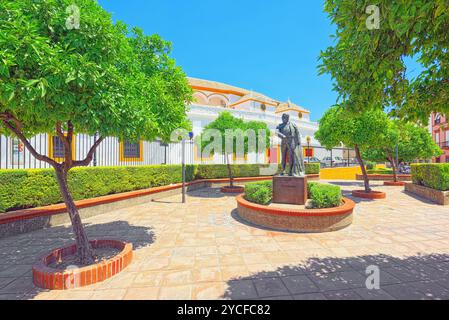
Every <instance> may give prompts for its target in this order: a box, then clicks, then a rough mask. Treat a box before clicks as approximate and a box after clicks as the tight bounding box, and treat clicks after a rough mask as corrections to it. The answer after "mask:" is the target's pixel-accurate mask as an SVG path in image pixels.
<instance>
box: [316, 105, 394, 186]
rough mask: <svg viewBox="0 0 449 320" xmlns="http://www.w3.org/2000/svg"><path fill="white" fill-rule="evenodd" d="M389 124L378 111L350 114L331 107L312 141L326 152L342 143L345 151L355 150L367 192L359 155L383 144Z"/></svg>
mask: <svg viewBox="0 0 449 320" xmlns="http://www.w3.org/2000/svg"><path fill="white" fill-rule="evenodd" d="M388 121H389V120H388V117H387V115H386V114H385V113H384V112H382V111H380V110H371V111H367V112H363V113H361V114H353V113H350V112H348V111H347V110H346V109H345V108H344V107H341V106H333V107H331V108H330V109H328V110H327V111H326V112H325V114H324V116H323V117H322V118H321V120H320V126H319V129H318V131H317V132H316V133H315V137H316V139H318V141H319V142H320V143H321V145H323V146H324V147H326V148H327V149H332V148H334V147H337V146H340V145H341V144H342V143H343V144H344V145H345V146H346V147H349V148H354V150H355V153H356V157H357V161H358V162H359V165H360V168H361V170H362V174H363V180H364V184H365V191H366V192H370V191H371V188H370V186H369V179H368V175H367V172H366V168H365V165H364V162H363V159H362V152H364V151H365V150H368V149H369V148H372V147H375V146H378V144H379V143H381V142H382V141H383V139H384V136H385V134H386V128H387V125H388Z"/></svg>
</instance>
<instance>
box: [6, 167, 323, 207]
mask: <svg viewBox="0 0 449 320" xmlns="http://www.w3.org/2000/svg"><path fill="white" fill-rule="evenodd" d="M267 167H268V166H267V165H232V171H233V174H234V177H236V178H237V177H258V176H260V175H261V173H260V168H267ZM306 168H308V170H309V172H310V173H312V172H313V173H314V172H316V171H317V169H318V173H319V165H318V168H317V167H316V166H314V165H313V164H311V165H308V166H307V167H306ZM310 173H309V174H310ZM227 177H228V169H227V166H226V165H189V166H187V181H192V180H195V179H220V178H227ZM181 179H182V173H181V166H180V165H156V166H139V167H89V168H75V169H73V170H71V171H70V173H69V188H70V190H71V192H72V195H73V198H74V199H75V200H82V199H89V198H94V197H100V196H105V195H109V194H115V193H121V192H127V191H133V190H141V189H146V188H151V187H159V186H164V185H169V184H173V183H179V182H181ZM61 202H62V198H61V196H60V193H59V188H58V184H57V182H56V179H55V175H54V171H53V169H35V170H0V213H1V212H6V211H11V210H16V209H24V208H33V207H39V206H45V205H50V204H55V203H61Z"/></svg>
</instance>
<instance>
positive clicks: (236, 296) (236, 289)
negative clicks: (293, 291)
mask: <svg viewBox="0 0 449 320" xmlns="http://www.w3.org/2000/svg"><path fill="white" fill-rule="evenodd" d="M227 285H228V288H227V289H226V292H225V294H224V297H226V298H230V299H232V300H248V299H255V298H258V297H259V295H258V294H257V291H256V287H255V284H254V282H253V281H252V280H232V281H229V282H228V283H227ZM287 294H288V293H287Z"/></svg>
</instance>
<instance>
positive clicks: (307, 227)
mask: <svg viewBox="0 0 449 320" xmlns="http://www.w3.org/2000/svg"><path fill="white" fill-rule="evenodd" d="M236 200H237V209H238V213H239V215H240V216H241V217H242V218H243V219H245V220H246V221H249V222H251V223H254V224H255V225H258V226H262V227H267V228H270V229H275V230H279V231H293V232H308V233H313V232H315V233H317V232H331V231H337V230H340V229H343V228H346V227H348V226H349V225H351V224H352V220H353V211H354V207H355V203H354V201H352V200H350V199H347V198H343V205H342V206H339V207H335V208H327V209H292V208H279V207H273V206H263V205H259V204H256V203H252V202H249V201H247V200H246V199H245V198H244V195H243V194H241V195H239V196H237V198H236Z"/></svg>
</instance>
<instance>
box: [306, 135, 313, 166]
mask: <svg viewBox="0 0 449 320" xmlns="http://www.w3.org/2000/svg"><path fill="white" fill-rule="evenodd" d="M306 140H307V163H310V141H311V140H312V138H310V136H307V138H306Z"/></svg>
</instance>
